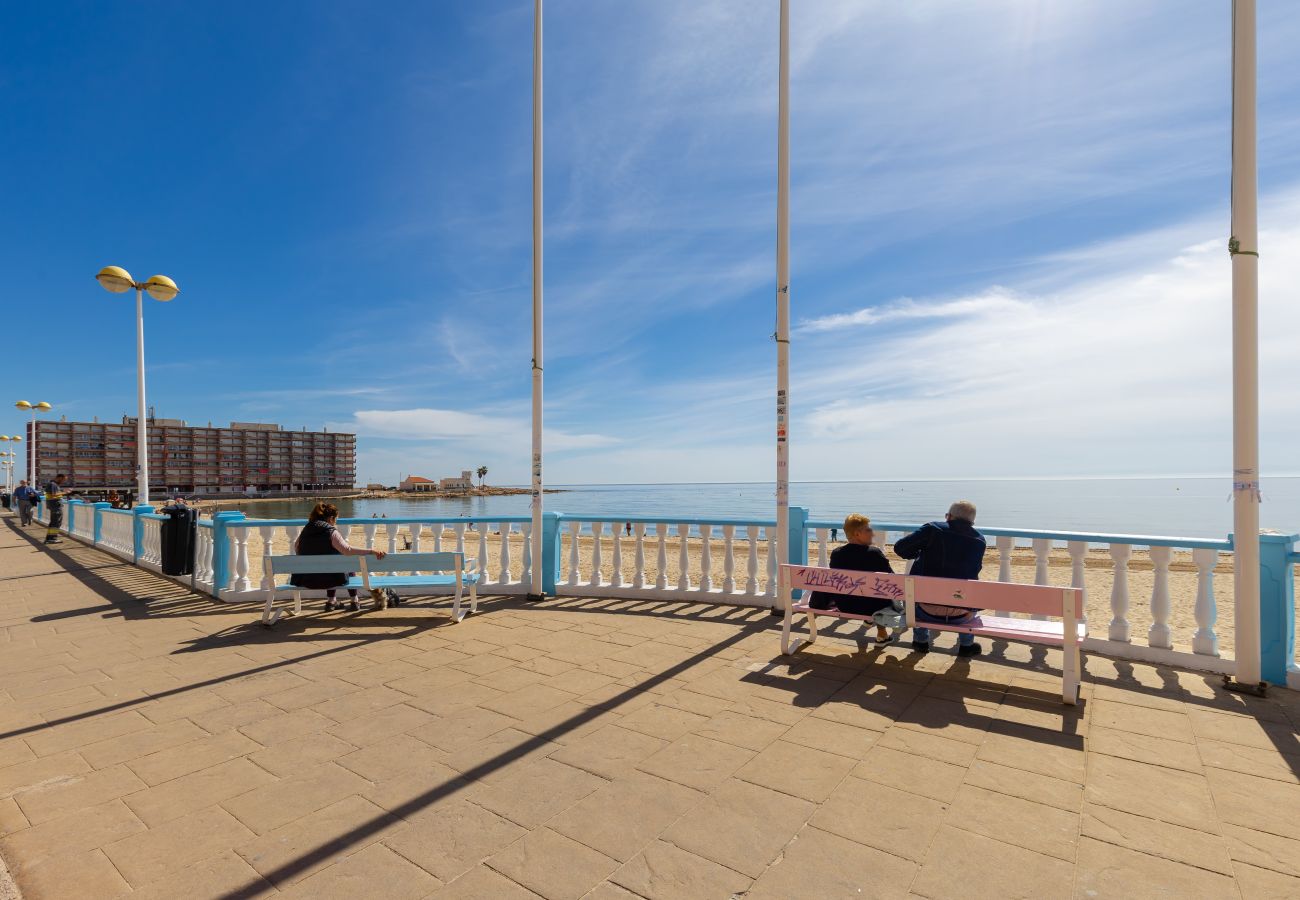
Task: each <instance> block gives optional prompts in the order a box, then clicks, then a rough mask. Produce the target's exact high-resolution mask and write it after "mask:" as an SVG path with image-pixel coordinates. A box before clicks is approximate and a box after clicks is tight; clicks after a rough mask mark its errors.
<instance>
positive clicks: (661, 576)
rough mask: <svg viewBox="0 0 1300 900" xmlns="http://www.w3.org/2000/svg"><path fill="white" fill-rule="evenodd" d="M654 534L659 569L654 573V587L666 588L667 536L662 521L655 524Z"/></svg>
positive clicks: (661, 589) (666, 530) (666, 527)
mask: <svg viewBox="0 0 1300 900" xmlns="http://www.w3.org/2000/svg"><path fill="white" fill-rule="evenodd" d="M655 534H656V535H657V536H658V537H659V557H658V560H657V562H658V564H659V571H658V572H656V573H655V589H656V590H660V591H663V590H667V589H668V551H667V549H666V546H665V543H664V542H665V540H666V539H667V537H668V526H667V525H665V524H664V523H663V522H658V523H656V524H655Z"/></svg>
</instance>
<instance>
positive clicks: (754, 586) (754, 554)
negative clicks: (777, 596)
mask: <svg viewBox="0 0 1300 900" xmlns="http://www.w3.org/2000/svg"><path fill="white" fill-rule="evenodd" d="M745 540H747V541H749V559H748V560H747V561H746V563H745V573H746V575H747V576H748V577H747V578H746V579H745V593H746V594H750V595H751V596H755V597H757V596H758V526H757V525H746V526H745Z"/></svg>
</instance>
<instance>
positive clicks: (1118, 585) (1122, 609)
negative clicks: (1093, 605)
mask: <svg viewBox="0 0 1300 900" xmlns="http://www.w3.org/2000/svg"><path fill="white" fill-rule="evenodd" d="M1132 557H1133V547H1132V546H1131V545H1129V544H1111V545H1110V558H1111V561H1112V563H1113V568H1114V573H1113V575H1112V576H1111V587H1110V615H1111V618H1110V633H1109V635H1108V636H1109V637H1110V639H1111V640H1112V641H1119V642H1121V643H1125V644H1127V643H1128V642H1129V640H1130V637H1131V636H1130V626H1129V621H1128V609H1129V596H1128V564H1129V560H1130V559H1132Z"/></svg>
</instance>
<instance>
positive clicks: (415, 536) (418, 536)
mask: <svg viewBox="0 0 1300 900" xmlns="http://www.w3.org/2000/svg"><path fill="white" fill-rule="evenodd" d="M410 532H411V552H412V553H421V552H423V551H422V550H420V543H421V540H422V539H423V538H424V523H423V522H416V523H414V524H413V525H411V527H410Z"/></svg>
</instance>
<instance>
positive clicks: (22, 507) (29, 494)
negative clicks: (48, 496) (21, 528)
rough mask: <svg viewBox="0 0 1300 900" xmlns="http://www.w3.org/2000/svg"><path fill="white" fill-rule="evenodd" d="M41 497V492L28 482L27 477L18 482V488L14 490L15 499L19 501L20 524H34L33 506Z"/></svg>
mask: <svg viewBox="0 0 1300 900" xmlns="http://www.w3.org/2000/svg"><path fill="white" fill-rule="evenodd" d="M39 498H40V494H38V493H36V489H35V488H33V487H32V486H31V485H29V484H28V483H27V479H26V478H24V479H23V480H22V481H20V482H18V489H17V490H16V491H14V500H15V501H16V502H17V503H18V524H19V525H30V524H32V507H33V506H35V505H36V501H37V500H38V499H39Z"/></svg>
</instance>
